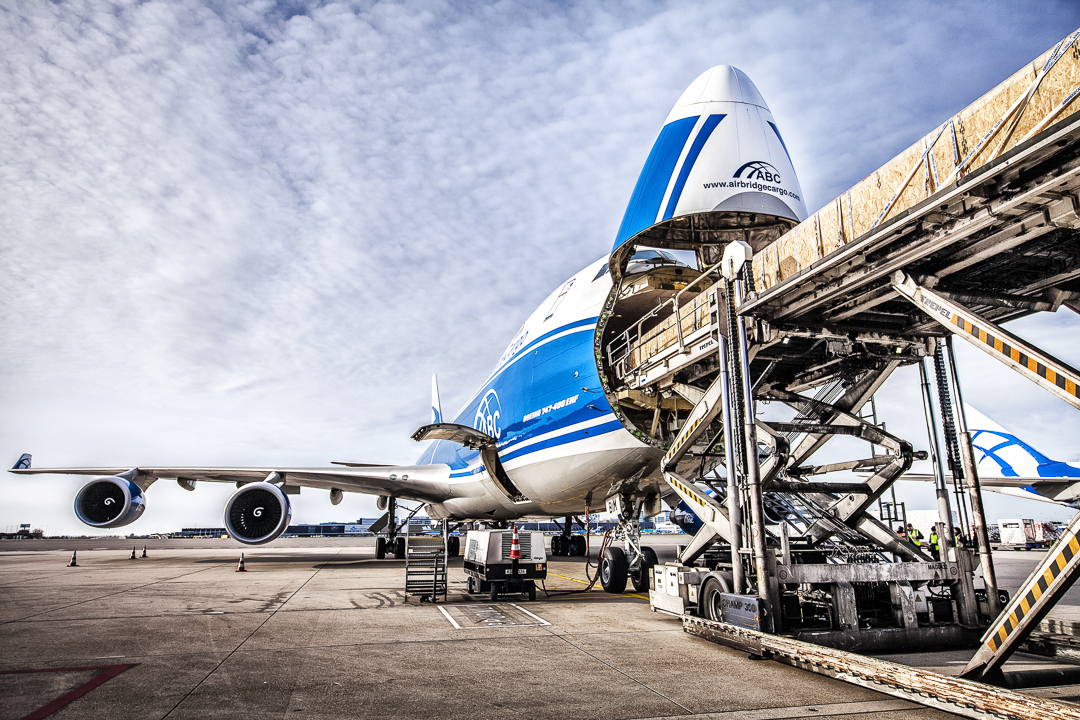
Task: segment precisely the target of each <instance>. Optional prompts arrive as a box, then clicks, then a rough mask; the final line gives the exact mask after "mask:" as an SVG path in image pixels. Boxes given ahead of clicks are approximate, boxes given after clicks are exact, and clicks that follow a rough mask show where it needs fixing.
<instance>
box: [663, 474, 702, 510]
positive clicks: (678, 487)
mask: <svg viewBox="0 0 1080 720" xmlns="http://www.w3.org/2000/svg"><path fill="white" fill-rule="evenodd" d="M667 481H668V482H669V483H671V484H672V485H674V486H675V489H676V490H681V491H682V492H684V493H686V494H687V495H688V496H690V498H691V499H693V500H694V501H695V502H696V503H698V504H699V505H705V504H706V503H705V501H704V500H702V499H701V496H700V495H698V494H697V493H696V492H694V491H693V490H691V489H690V488H689V487H687V486H686V485H685V484H683V483H681V482H679V481H678V480H673V479H672V478H667Z"/></svg>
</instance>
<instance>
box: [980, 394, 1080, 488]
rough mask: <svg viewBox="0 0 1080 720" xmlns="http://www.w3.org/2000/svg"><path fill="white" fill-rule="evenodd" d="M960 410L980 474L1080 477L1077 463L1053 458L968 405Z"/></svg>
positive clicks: (1079, 464) (1020, 476)
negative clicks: (962, 410) (963, 412)
mask: <svg viewBox="0 0 1080 720" xmlns="http://www.w3.org/2000/svg"><path fill="white" fill-rule="evenodd" d="M964 409H965V414H966V416H967V419H968V429H969V430H970V431H971V444H972V445H974V446H975V458H976V461H977V462H978V469H979V474H980V475H987V476H993V477H1016V478H1063V477H1075V478H1080V463H1075V462H1073V463H1069V462H1062V461H1060V460H1053V459H1051V458H1049V457H1047V456H1046V455H1044V454H1042V453H1041V452H1039V451H1038V450H1036V449H1035V448H1034V447H1032V446H1031V445H1030V444H1028V443H1027V442H1025V441H1024V440H1022V439H1020V438H1019V437H1018V436H1016V435H1015V434H1013V433H1011V432H1009V431H1008V430H1006V429H1005V428H1003V427H1001V426H1000V425H998V424H997V423H996V422H994V421H993V420H991V419H990V418H988V417H986V416H985V415H983V414H982V413H981V412H979V411H978V410H976V409H975V408H973V407H971V406H970V405H967V404H966V403H965V405H964Z"/></svg>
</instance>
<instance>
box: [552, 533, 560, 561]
mask: <svg viewBox="0 0 1080 720" xmlns="http://www.w3.org/2000/svg"><path fill="white" fill-rule="evenodd" d="M551 554H552V555H554V556H555V557H560V556H561V555H562V554H563V536H562V535H552V536H551Z"/></svg>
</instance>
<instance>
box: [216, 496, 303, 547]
mask: <svg viewBox="0 0 1080 720" xmlns="http://www.w3.org/2000/svg"><path fill="white" fill-rule="evenodd" d="M291 519H292V506H291V505H290V504H289V498H288V497H286V495H285V493H283V492H282V491H281V488H279V487H278V486H277V485H274V484H272V483H268V482H256V483H249V484H247V485H245V486H243V487H242V488H240V489H239V490H237V491H236V492H235V493H233V496H232V497H231V498H229V502H227V503H225V529H226V530H227V531H228V532H229V535H230V536H231V537H233V538H235V539H236V540H239V541H240V542H242V543H244V544H245V545H262V544H263V543H268V542H270V541H271V540H273V539H274V538H276V537H277V536H278V535H280V534H281V533H283V532H284V531H285V528H287V527H288V526H289V521H290V520H291Z"/></svg>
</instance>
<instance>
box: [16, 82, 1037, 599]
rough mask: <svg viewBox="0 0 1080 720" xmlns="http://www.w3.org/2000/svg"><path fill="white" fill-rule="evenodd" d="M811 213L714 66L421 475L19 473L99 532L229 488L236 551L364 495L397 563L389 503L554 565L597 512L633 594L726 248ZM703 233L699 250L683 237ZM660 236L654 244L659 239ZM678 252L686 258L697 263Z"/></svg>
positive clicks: (608, 566) (713, 370)
mask: <svg viewBox="0 0 1080 720" xmlns="http://www.w3.org/2000/svg"><path fill="white" fill-rule="evenodd" d="M806 215H807V212H806V208H805V206H804V202H803V197H802V190H801V188H800V186H799V181H798V178H797V177H796V175H795V170H794V167H793V165H792V161H791V158H790V156H789V154H788V150H787V148H786V146H785V143H784V139H783V137H782V135H781V132H780V128H779V126H778V124H777V123H776V121H775V120H774V118H773V116H772V114H771V112H770V111H769V108H768V106H767V105H766V103H765V100H764V99H763V98H762V96H761V94H760V93H759V92H758V90H757V88H756V87H755V86H754V84H753V83H752V82H751V81H750V79H749V78H748V77H747V76H746V75H745V74H744V73H743V72H741V71H740V70H737V69H736V68H733V67H728V66H719V67H714V68H712V69H711V70H708V71H707V72H705V73H704V74H702V75H701V76H700V77H698V78H697V79H696V80H695V81H694V82H693V83H692V84H691V85H690V87H689V88H687V90H686V91H685V92H684V93H683V94H682V96H681V97H680V98H679V100H678V102H676V104H675V106H674V108H673V109H672V111H671V113H670V114H669V115H668V117H667V119H666V120H665V122H664V124H663V127H662V129H661V130H660V133H659V135H658V137H657V138H656V140H655V142H654V144H653V147H652V150H651V151H650V153H649V155H648V158H647V159H646V161H645V165H644V167H643V169H642V171H641V174H640V177H639V178H638V181H637V184H636V186H635V188H634V191H633V194H632V196H631V198H630V201H629V204H628V206H627V208H626V212H625V216H624V218H623V221H622V224H621V226H620V227H619V228H618V229H617V232H616V238H615V244H614V247H613V249H612V252H611V253H610V254H609V255H607V256H604V257H601V258H599V259H596V260H595V261H593V262H591V263H589V264H588V265H586V266H585V268H584V269H582V270H581V271H580V272H578V273H576V274H575V275H574V276H573V277H571V278H569V279H567V280H566V281H565V282H564V283H562V284H561V285H560V286H559V287H557V288H555V289H554V290H553V291H552V293H551V294H550V295H549V296H548V297H547V298H546V299H545V300H544V301H543V302H542V303H541V304H540V306H539V307H538V308H537V309H536V310H535V312H533V314H532V315H531V316H530V317H529V318H528V319H526V320H525V322H524V324H522V326H521V329H520V330H519V331H518V332H517V334H516V335H515V336H514V337H513V339H512V340H511V341H510V343H509V345H508V346H507V348H506V351H505V352H504V353H503V354H502V357H501V358H500V359H499V361H498V362H497V363H496V365H495V367H494V368H493V370H492V371H491V374H490V375H489V376H488V378H487V380H485V382H484V383H483V384H482V385H481V386H480V387H479V388H477V390H476V392H475V393H474V394H473V396H472V398H471V399H470V400H469V401H468V402H467V403H466V404H465V406H464V407H463V408H462V409H461V410H460V411H459V412H458V413H457V414H455V415H454V416H453V418H452V420H450V421H444V418H443V414H442V409H441V407H440V404H439V399H438V391H437V387H433V401H432V411H433V420H432V423H431V424H429V425H425V426H424V427H421V428H420V429H419V430H417V431H416V432H415V434H414V435H413V437H414V439H416V440H417V441H433V442H431V444H430V445H429V446H428V447H427V448H426V450H424V452H423V453H422V455H421V456H420V457H419V459H418V460H417V461H416V463H415V464H412V465H400V466H385V465H374V464H370V465H369V464H361V463H351V462H339V463H334V464H333V465H332V466H329V467H319V468H294V467H272V466H267V467H246V468H237V467H157V466H154V465H144V464H140V463H141V462H143V459H140V458H133V459H132V463H131V464H130V465H128V466H125V467H97V468H89V467H79V468H36V467H31V466H30V458H29V456H23V458H22V459H20V462H19V463H18V464H17V466H16V467H15V468H14V469H13V470H12V472H16V473H23V474H26V473H57V474H78V475H93V476H97V477H95V478H94V479H93V480H92V481H90V482H89V483H88V484H87V485H85V486H84V487H83V488H82V489H81V490H80V491H79V493H78V494H77V496H76V498H75V512H76V514H77V516H78V517H79V519H80V520H81V521H82V522H84V523H86V524H87V525H89V526H91V527H95V528H118V527H123V526H126V525H129V524H131V523H133V522H135V521H136V520H137V519H138V518H139V517H140V516H141V515H142V514H143V512H144V510H145V508H146V502H147V499H146V497H147V490H148V488H149V487H150V486H151V485H152V484H153V483H154V482H156V481H157V480H161V479H172V480H175V481H176V482H177V483H179V484H180V485H181V486H183V487H185V488H188V489H194V487H195V485H196V483H198V482H229V483H236V484H237V486H238V489H237V491H236V492H235V494H233V495H232V497H231V498H230V499H229V501H228V502H227V503H226V505H225V510H224V516H225V517H224V521H225V526H226V528H227V529H228V532H229V533H230V535H231V536H232V537H233V538H235V539H236V540H237V541H239V542H241V543H245V544H260V543H266V542H269V541H271V540H273V539H274V538H276V537H277V536H278V535H280V534H281V533H282V531H284V530H285V528H286V527H287V526H288V524H289V519H290V516H291V510H290V504H289V494H290V490H292V489H293V488H298V487H311V488H321V489H327V490H329V491H330V498H331V501H332V502H333V503H335V504H336V503H337V502H340V500H341V497H342V493H344V492H358V493H368V494H373V495H377V496H379V498H380V500H379V504H380V508H381V509H384V510H387V512H388V515H387V516H386V520H385V522H384V523H383V527H385V529H386V535H387V536H386V537H380V538H379V540H378V545H377V554H378V555H379V556H380V557H381V556H383V555H384V554H385V553H387V552H389V553H394V554H397V555H398V556H399V557H400V556H401V554H403V552H404V550H403V543H401V542H400V541H399V540H400V538H398V536H397V530H398V527H399V525H398V523H397V520H396V514H395V508H396V503H397V501H399V500H406V501H415V502H418V503H422V504H423V505H424V506H426V512H427V514H428V515H429V516H431V517H432V518H435V519H449V520H452V521H479V522H485V523H490V524H495V525H497V524H500V523H506V522H508V521H512V520H515V519H519V518H525V517H538V516H540V517H562V518H566V519H567V525H566V532H565V533H564V534H563V535H562V536H557V537H556V538H554V540H553V548H552V550H553V552H555V554H583V552H584V548H583V545H584V543H583V542H581V540H582V538H580V537H574V536H572V535H571V534H570V533H569V530H570V518H571V517H572V516H578V515H582V514H585V513H587V512H589V511H590V510H597V509H603V508H606V509H608V510H609V511H612V512H615V513H616V514H617V515H618V517H619V521H620V530H619V537H620V538H621V539H623V540H625V543H626V551H625V552H624V551H623V550H622V549H621V548H618V547H611V548H609V549H608V550H607V551H606V552H605V555H604V558H603V560H602V564H601V576H602V579H603V585H604V587H605V589H607V590H608V591H611V592H621V591H622V590H623V589H624V588H625V586H626V582H627V579H628V578H629V579H630V580H632V582H633V585H634V587H635V588H637V589H638V590H643V589H645V588H646V587H647V586H648V569H649V566H650V565H651V564H652V563H653V562H655V555H653V554H652V553H651V551H649V549H648V548H641V547H640V543H639V541H638V529H637V519H638V518H639V517H640V516H641V514H642V513H644V514H645V515H647V516H652V515H656V514H658V513H660V512H661V511H662V510H663V507H664V504H663V503H664V502H665V501H666V502H667V503H668V504H669V505H671V506H676V505H678V503H679V497H678V496H677V495H676V494H675V493H674V492H673V491H672V489H671V487H670V486H669V485H668V484H667V482H665V479H664V477H663V474H662V472H661V467H660V465H661V461H662V459H663V458H664V456H665V453H666V452H667V451H668V449H669V447H670V446H671V445H672V443H673V440H675V439H676V436H677V434H678V433H679V430H680V428H681V426H682V424H683V423H684V421H686V420H687V417H688V413H689V411H690V410H691V408H693V407H694V406H695V404H696V403H698V402H699V401H700V400H701V398H702V397H703V396H704V390H703V388H705V387H709V386H710V383H713V382H714V379H715V378H716V377H717V376H718V372H719V369H718V368H719V362H718V360H717V359H716V355H717V349H718V346H719V344H720V343H719V339H718V337H717V331H716V328H717V327H718V326H719V321H718V320H717V318H718V317H720V316H721V315H723V314H724V312H725V311H724V309H723V308H721V307H719V305H720V302H719V300H718V298H719V297H720V296H719V294H718V293H717V292H716V285H715V284H716V283H717V278H718V274H717V273H716V268H717V267H719V264H720V262H721V258H720V256H719V251H720V250H722V249H723V247H724V246H726V245H727V244H728V243H730V242H731V241H733V240H739V241H742V242H744V243H745V244H746V246H748V247H749V248H753V249H754V250H758V249H760V248H762V247H764V246H765V245H767V244H768V243H770V242H772V241H774V240H776V239H777V238H779V237H780V236H781V235H782V234H783V233H785V232H787V231H788V230H790V229H791V228H793V227H794V226H796V225H797V224H798V223H799V222H800V221H802V220H803V219H804V218H805V217H806ZM613 229H614V228H613ZM701 231H706V232H707V233H708V234H709V238H710V242H709V243H707V244H704V245H702V244H696V245H695V243H693V242H690V241H689V240H687V241H683V240H682V239H681V238H683V237H684V236H687V237H688V236H689V235H692V234H693V233H696V232H701ZM661 237H662V238H663V239H664V242H663V243H657V242H655V241H656V240H657V239H658V238H661ZM658 248H665V249H658ZM718 248H719V250H718ZM672 249H674V250H693V251H695V252H696V266H695V263H693V262H690V261H686V260H684V259H682V258H683V256H682V255H678V254H672V253H671V252H668V251H667V250H672ZM725 317H726V316H725ZM676 336H677V339H678V343H676V344H675V345H673V344H672V341H673V339H674V338H676ZM676 346H677V355H676V354H675V350H672V351H671V352H672V356H671V358H669V359H666V360H663V362H660V361H656V360H655V358H656V357H658V356H659V355H662V354H663V353H664V352H668V350H666V349H665V348H669V347H676ZM646 354H648V356H649V358H650V363H651V364H649V365H648V367H646V364H645V363H644V362H643V358H644V357H645V355H646ZM665 373H666V374H665ZM629 378H636V379H637V380H636V381H635V382H629ZM645 379H647V380H648V382H645ZM658 388H659V389H658ZM714 416H715V414H714ZM717 439H718V438H717V435H716V434H714V435H712V436H710V437H708V438H707V439H706V440H705V441H702V442H704V443H705V445H704V446H703V447H704V449H703V450H702V452H700V453H697V454H695V455H692V456H688V457H687V459H686V462H689V463H694V464H695V468H696V469H697V470H698V471H699V472H696V473H691V474H690V476H692V477H702V476H703V472H707V471H708V469H705V470H703V468H704V465H705V462H706V460H707V459H708V458H709V457H712V456H714V455H718V453H713V452H712V449H713V448H714V447H716V446H717ZM763 452H766V450H765V449H764V448H763ZM999 455H1000V453H999ZM680 472H681V470H680ZM1035 489H1036V490H1037V491H1039V486H1036V488H1035Z"/></svg>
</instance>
